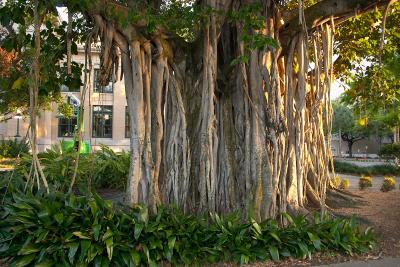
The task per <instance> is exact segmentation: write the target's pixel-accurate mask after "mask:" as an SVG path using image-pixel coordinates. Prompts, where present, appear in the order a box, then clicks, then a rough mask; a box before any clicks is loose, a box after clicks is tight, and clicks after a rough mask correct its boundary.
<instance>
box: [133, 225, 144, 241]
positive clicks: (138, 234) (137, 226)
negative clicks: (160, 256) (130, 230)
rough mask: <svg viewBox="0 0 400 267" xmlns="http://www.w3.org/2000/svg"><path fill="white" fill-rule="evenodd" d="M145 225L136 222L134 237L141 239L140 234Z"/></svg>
mask: <svg viewBox="0 0 400 267" xmlns="http://www.w3.org/2000/svg"><path fill="white" fill-rule="evenodd" d="M143 227H144V225H143V224H141V223H137V224H135V233H134V237H135V239H136V240H138V239H139V236H140V234H141V233H142V230H143Z"/></svg>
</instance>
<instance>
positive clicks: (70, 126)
mask: <svg viewBox="0 0 400 267" xmlns="http://www.w3.org/2000/svg"><path fill="white" fill-rule="evenodd" d="M61 120H67V121H68V123H63V124H60V121H61ZM72 120H75V123H76V124H73V123H72ZM77 125H78V118H77V117H75V116H73V117H71V118H66V117H59V118H58V122H57V137H61V138H72V137H74V134H75V127H76V126H77ZM62 126H64V127H65V126H66V127H67V128H68V132H69V133H70V134H68V135H61V127H62Z"/></svg>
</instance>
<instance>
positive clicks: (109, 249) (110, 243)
mask: <svg viewBox="0 0 400 267" xmlns="http://www.w3.org/2000/svg"><path fill="white" fill-rule="evenodd" d="M106 247H107V255H108V259H109V260H110V261H111V259H112V256H113V249H114V242H113V238H112V237H111V238H109V239H107V240H106Z"/></svg>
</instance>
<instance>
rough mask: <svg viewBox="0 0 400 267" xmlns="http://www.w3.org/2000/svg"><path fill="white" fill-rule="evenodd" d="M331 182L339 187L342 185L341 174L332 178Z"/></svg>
mask: <svg viewBox="0 0 400 267" xmlns="http://www.w3.org/2000/svg"><path fill="white" fill-rule="evenodd" d="M331 183H332V185H333V187H335V188H339V187H340V183H341V179H340V177H339V176H335V177H333V178H332V179H331Z"/></svg>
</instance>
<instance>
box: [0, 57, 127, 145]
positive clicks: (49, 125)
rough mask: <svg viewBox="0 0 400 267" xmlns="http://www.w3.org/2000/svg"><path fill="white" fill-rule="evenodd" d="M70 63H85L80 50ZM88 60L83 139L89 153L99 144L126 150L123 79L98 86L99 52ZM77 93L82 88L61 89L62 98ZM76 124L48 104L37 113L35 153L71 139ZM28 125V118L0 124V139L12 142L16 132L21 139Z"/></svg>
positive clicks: (78, 93) (125, 112)
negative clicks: (89, 77) (88, 145)
mask: <svg viewBox="0 0 400 267" xmlns="http://www.w3.org/2000/svg"><path fill="white" fill-rule="evenodd" d="M73 60H74V61H76V62H78V63H82V64H83V63H84V60H85V55H84V53H83V51H80V53H79V54H78V55H76V56H74V58H73ZM92 60H93V70H92V76H91V77H92V79H91V80H92V81H91V83H90V85H89V88H88V90H87V92H86V101H85V103H84V132H83V140H84V141H85V142H87V143H89V144H90V147H91V149H92V150H96V149H98V148H99V147H100V145H101V144H104V145H107V146H109V147H111V148H112V149H113V150H115V151H121V150H128V149H129V138H128V136H129V122H128V120H127V108H126V105H127V104H126V97H125V88H124V83H123V80H122V81H116V82H115V83H110V84H109V85H107V86H99V84H98V83H97V80H98V74H99V68H100V59H99V51H96V50H95V51H94V52H93V55H92ZM82 80H83V79H82ZM81 90H82V88H69V89H68V88H66V87H62V88H61V91H62V95H63V97H64V98H65V99H67V97H68V95H70V94H72V95H74V96H76V97H77V98H80V91H81ZM76 123H77V118H76V117H73V118H70V119H68V118H64V117H62V116H61V115H60V114H59V112H58V106H57V104H56V103H53V104H52V105H51V109H50V110H44V111H41V112H40V116H39V118H38V132H37V133H38V149H39V151H44V150H45V149H47V148H50V147H51V146H52V145H54V144H58V143H59V142H60V141H62V140H73V135H74V128H75V125H76ZM17 126H18V127H17ZM28 126H29V118H21V119H19V118H16V117H14V118H12V119H9V120H7V121H5V122H2V123H0V140H3V139H13V138H15V136H16V135H18V134H17V133H19V135H20V136H22V137H23V136H25V135H26V132H27V130H28ZM22 137H17V138H22Z"/></svg>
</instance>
